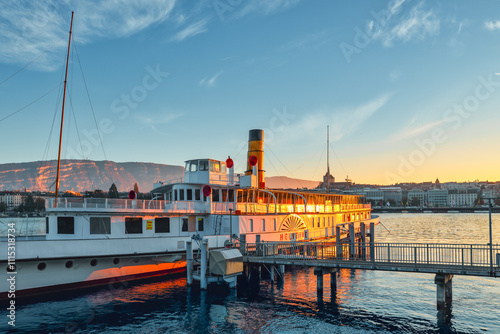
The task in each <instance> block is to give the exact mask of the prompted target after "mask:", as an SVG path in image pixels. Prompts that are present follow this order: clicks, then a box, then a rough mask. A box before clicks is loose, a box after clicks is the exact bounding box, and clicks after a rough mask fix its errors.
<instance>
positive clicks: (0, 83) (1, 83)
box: [0, 38, 63, 86]
mask: <svg viewBox="0 0 500 334" xmlns="http://www.w3.org/2000/svg"><path fill="white" fill-rule="evenodd" d="M62 40H63V38H61V39H60V40H58V41H57V42H55V43H54V44H53V45H52V46H51V47H50V48H48V49H47V50H45V51H44V52H43V53H41V54H40V55H39V56H38V57H36V58H35V59H33V60H32V61H30V62H29V63H28V64H26V65H24V66H23V67H22V68H20V69H19V70H17V71H16V72H15V73H14V74H11V75H10V76H9V77H8V78H7V79H5V80H4V81H2V82H0V86H1V85H3V84H4V83H5V82H7V81H8V80H9V79H10V78H12V77H13V76H15V75H16V74H18V73H19V72H21V71H22V70H24V69H25V68H26V67H28V66H30V65H31V64H32V63H34V62H35V61H36V60H37V59H38V58H40V57H41V56H43V55H44V54H46V53H47V52H49V51H50V50H52V49H53V48H54V47H55V46H56V45H57V44H59V42H60V41H62Z"/></svg>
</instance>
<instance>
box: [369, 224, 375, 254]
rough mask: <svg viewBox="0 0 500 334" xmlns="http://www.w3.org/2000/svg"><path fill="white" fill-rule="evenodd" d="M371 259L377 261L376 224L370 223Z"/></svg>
mask: <svg viewBox="0 0 500 334" xmlns="http://www.w3.org/2000/svg"><path fill="white" fill-rule="evenodd" d="M370 258H371V260H372V261H375V223H370Z"/></svg>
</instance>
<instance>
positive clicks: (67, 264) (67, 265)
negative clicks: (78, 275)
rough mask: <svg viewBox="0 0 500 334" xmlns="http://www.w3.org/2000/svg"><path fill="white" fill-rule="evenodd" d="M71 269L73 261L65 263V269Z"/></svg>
mask: <svg viewBox="0 0 500 334" xmlns="http://www.w3.org/2000/svg"><path fill="white" fill-rule="evenodd" d="M71 267H73V261H68V262H66V268H68V269H69V268H71Z"/></svg>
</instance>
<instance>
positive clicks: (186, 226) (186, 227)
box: [182, 218, 188, 232]
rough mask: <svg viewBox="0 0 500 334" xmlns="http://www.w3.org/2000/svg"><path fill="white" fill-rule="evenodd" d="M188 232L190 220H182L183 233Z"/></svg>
mask: <svg viewBox="0 0 500 334" xmlns="http://www.w3.org/2000/svg"><path fill="white" fill-rule="evenodd" d="M187 231H188V219H187V218H182V232H187Z"/></svg>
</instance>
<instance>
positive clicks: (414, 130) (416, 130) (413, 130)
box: [389, 118, 444, 142]
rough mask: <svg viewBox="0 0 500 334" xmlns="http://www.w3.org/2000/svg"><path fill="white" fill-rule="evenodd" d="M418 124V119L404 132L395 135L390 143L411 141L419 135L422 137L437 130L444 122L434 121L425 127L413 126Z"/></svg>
mask: <svg viewBox="0 0 500 334" xmlns="http://www.w3.org/2000/svg"><path fill="white" fill-rule="evenodd" d="M415 122H416V118H413V119H412V120H411V121H410V122H409V124H408V125H406V126H405V127H404V128H403V129H402V130H400V131H399V132H397V133H396V134H394V135H393V136H392V137H391V138H390V139H389V142H397V141H400V140H405V139H410V138H413V137H416V136H418V135H421V134H422V133H425V132H427V131H429V130H431V129H433V128H435V127H436V126H438V125H441V124H442V123H443V122H444V121H443V120H439V121H434V122H430V123H427V124H423V125H417V126H413V124H414V123H415Z"/></svg>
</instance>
